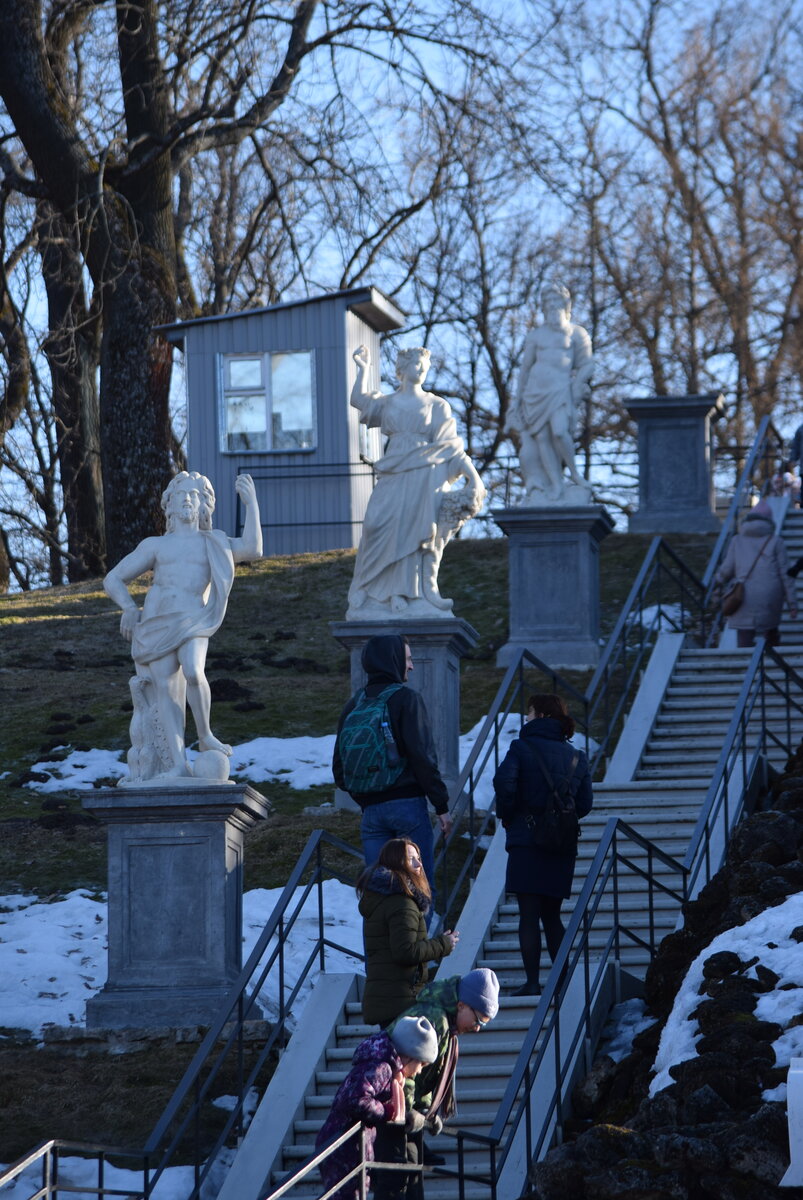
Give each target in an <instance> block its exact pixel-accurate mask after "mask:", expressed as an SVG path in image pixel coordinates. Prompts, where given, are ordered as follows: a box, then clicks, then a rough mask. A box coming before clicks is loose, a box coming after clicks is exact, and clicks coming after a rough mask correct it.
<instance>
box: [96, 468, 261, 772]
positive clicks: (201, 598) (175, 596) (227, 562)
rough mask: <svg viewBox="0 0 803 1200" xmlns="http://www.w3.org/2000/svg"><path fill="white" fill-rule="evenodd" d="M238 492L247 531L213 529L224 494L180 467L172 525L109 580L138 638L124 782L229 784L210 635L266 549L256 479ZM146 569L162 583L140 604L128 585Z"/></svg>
mask: <svg viewBox="0 0 803 1200" xmlns="http://www.w3.org/2000/svg"><path fill="white" fill-rule="evenodd" d="M235 489H236V491H237V494H238V496H239V497H240V499H241V500H242V503H243V505H244V508H245V523H244V526H243V533H242V537H239V538H230V537H227V536H226V534H225V533H223V532H222V531H221V530H218V529H213V528H212V513H213V511H214V508H215V493H214V489H213V488H212V484H211V483H210V482H209V480H208V479H207V478H206V476H205V475H199V474H198V472H197V471H180V472H179V473H178V474H177V475H175V476H174V477H173V479H172V480H171V481H170V483H169V484H168V486H167V488H166V489H165V491H164V494H163V495H162V509H163V510H164V513H165V517H166V520H167V531H166V533H164V534H162V535H161V536H157V537H149V538H145V539H144V540H143V541H141V542H140V544H139V545H138V546H137V547H136V549H135V550H133V551H132V552H131V553H130V554H127V555H126V557H125V558H124V559H122V560H121V561H120V562H119V563H118V564H117V566H116V567H113V568H112V570H111V571H109V573H108V575H107V576H106V578H105V579H104V581H103V586H104V588H105V590H106V594H107V595H108V596H110V597H111V599H112V600H113V601H114V602H115V604H117V605H119V607H120V608H121V609H122V610H123V615H122V618H121V620H120V632H121V633H122V635H123V637H124V638H125V639H126V640H127V641H129V642H130V643H131V656H132V658H133V659H134V664H135V667H136V675H135V676H134V677H133V678H132V679H131V681H130V685H129V686H130V688H131V698H132V701H133V704H134V715H133V717H132V720H131V749H130V750H129V752H128V767H129V775H128V778H127V779H123V780H121V783H122V784H138V785H141V784H143V783H145V784H147V783H150V784H154V785H156V784H158V783H160V782H162V781H167V780H169V782H170V783H171V784H179V785H183V786H187V785H191V784H192V783H193V782H195V783H210V782H224V781H225V780H227V779H228V776H229V764H228V759H229V756H230V755H231V746H227V745H226V744H225V743H224V742H221V741H219V740H218V738H216V737H215V735H214V734H213V733H212V730H211V728H210V724H209V720H210V708H211V696H210V690H209V683H208V681H207V678H206V673H205V667H206V652H207V649H208V647H209V639H210V637H212V635H213V634H214V633H215V632H216V631H217V630H218V629H219V628H220V625H221V623H222V621H223V617H224V616H225V613H226V606H227V604H228V600H229V592H230V591H231V585H232V582H233V580H234V564H235V563H236V562H243V561H247V560H252V559H255V558H259V557H261V555H262V528H261V526H260V522H259V506H258V504H257V498H256V491H255V488H254V483H253V480H252V479H251V476H250V475H239V476H238V477H237V481H236V483H235ZM145 571H152V572H153V582H152V584H151V586H150V588H149V590H148V593H147V595H146V597H145V602H144V604H143V606H142V609H141V610H140V609H139V608H138V607H137V605H136V604H135V603H134V601H133V599H132V598H131V595H130V593H129V591H128V584H129V583H131V582H132V581H133V580H135V579H137V578H138V577H139V576H140V575H142V574H143V573H144V572H145ZM187 704H189V707H190V711H191V712H192V715H193V718H194V720H195V728H196V731H197V734H198V749H199V754H198V756H197V758H196V759H195V762H194V763H193V764H192V766H190V764H189V762H188V761H187V756H186V747H185V742H184V725H185V709H186V705H187Z"/></svg>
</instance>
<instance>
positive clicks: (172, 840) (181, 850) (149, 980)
mask: <svg viewBox="0 0 803 1200" xmlns="http://www.w3.org/2000/svg"><path fill="white" fill-rule="evenodd" d="M83 806H84V808H86V809H88V810H89V811H90V812H92V813H94V814H95V816H97V817H99V818H100V819H101V820H103V821H106V822H107V823H108V825H109V974H108V978H107V980H106V983H105V984H104V986H103V988H102V990H101V991H100V992H99V993H98V994H97V995H96V996H93V997H92V999H90V1000H89V1001H88V1002H87V1006H86V1023H87V1026H88V1027H89V1028H95V1029H96V1028H110V1029H120V1028H124V1027H126V1026H137V1027H140V1028H148V1027H155V1026H165V1025H167V1026H175V1025H194V1024H200V1025H208V1024H210V1022H211V1021H212V1020H213V1018H214V1017H215V1015H216V1013H217V1011H218V1009H219V1007H220V1005H221V1004H222V1002H223V1000H224V999H225V997H226V996H227V994H228V993H229V991H230V990H231V987H232V984H233V983H234V982H235V980H236V979H237V976H238V974H239V972H240V968H241V966H242V892H243V884H242V873H243V835H244V833H245V831H246V830H247V829H250V828H251V826H252V825H254V824H255V823H256V822H257V821H258V820H261V819H262V818H264V817H267V816H268V814H269V812H270V804H269V802H268V801H267V800H266V799H265V797H264V796H262V795H260V793H259V792H256V791H254V789H253V788H251V787H248V786H247V785H246V784H233V785H232V784H225V785H218V786H210V787H195V788H191V789H185V790H181V789H180V788H167V787H164V788H162V789H159V788H156V787H153V786H151V787H147V788H134V787H128V788H102V789H100V790H99V791H97V792H93V794H92V795H91V796H88V797H87V798H86V799H85V800H84V801H83ZM254 1015H255V1016H259V1015H260V1014H259V1013H255V1014H254Z"/></svg>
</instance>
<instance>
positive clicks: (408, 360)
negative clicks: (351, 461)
mask: <svg viewBox="0 0 803 1200" xmlns="http://www.w3.org/2000/svg"><path fill="white" fill-rule="evenodd" d="M353 357H354V361H355V363H356V364H357V377H356V380H355V382H354V387H353V388H352V392H351V404H352V406H353V407H354V408H356V409H358V410H359V413H360V421H361V422H362V423H363V424H364V425H367V426H369V427H370V426H378V427H379V428H380V430H381V431H382V434H383V435H384V437H385V438H387V443H386V446H385V453H384V455H383V456H382V458H381V459H379V461H378V462H377V463H376V474H377V484H376V487H375V488H374V490H373V492H372V493H371V498H370V500H369V501H368V507H367V509H366V512H365V520H364V523H363V530H362V537H361V539H360V546H359V549H358V551H357V561H356V563H355V566H354V578H353V580H352V584H351V588H350V589H349V606H348V612H347V614H346V616H347V619H348V620H358V619H363V620H375V619H382V618H386V617H387V616H388V615H390V614H392V615H393V617H394V618H396V619H398V618H402V619H404V617H409V618H413V617H416V618H420V617H446V616H450V615H451V609H452V601H451V600H447V599H446V598H445V597H443V596H441V594H440V591H439V590H438V571H439V568H440V562H441V557H442V555H443V550H444V547H445V546H446V543H447V542H448V541H449V539H450V538H451V537H453V536H454V534H455V533H456V532H457V531H458V529H460V528H461V526H462V525H463V524H464V523H465V522H466V521H467V520H468V519H469V518H470V517H473V516H474V515H475V514H476V513H477V512H479V510H480V507H481V506H482V501H483V499H484V497H485V488H484V486H483V483H482V480H481V479H480V477H479V475H478V473H477V469H476V467H475V466H474V464H473V463H472V461H471V459H470V458H469V457H468V455H467V454H466V451H465V448H464V446H463V440H462V438H461V437H460V436H459V434H458V432H457V426H456V424H455V420H454V417H453V416H452V410H451V408H450V407H449V405H448V403H447V402H446V401H445V400H443V399H441V397H440V396H435V395H433V393H432V392H427V391H425V390H424V387H423V383H424V380H425V378H426V375H427V371H428V370H429V361H430V354H429V351H428V350H426V349H425V348H424V347H422V346H415V347H413V348H412V349H409V350H401V351H400V352H399V355H398V357H397V359H396V374H397V376H398V379H399V387H398V389H397V390H396V391H395V392H390V393H389V394H383V393H382V392H373V391H369V390H368V382H367V380H368V369H369V366H370V360H369V357H368V351H367V349H366V348H365V346H360V347H359V349H358V350H356V351H355V353H354V356H353ZM459 479H463V480H465V483H464V485H463V486H462V487H461V488H457V489H455V490H452V485H453V484H454V483H456V482H457V481H458V480H459Z"/></svg>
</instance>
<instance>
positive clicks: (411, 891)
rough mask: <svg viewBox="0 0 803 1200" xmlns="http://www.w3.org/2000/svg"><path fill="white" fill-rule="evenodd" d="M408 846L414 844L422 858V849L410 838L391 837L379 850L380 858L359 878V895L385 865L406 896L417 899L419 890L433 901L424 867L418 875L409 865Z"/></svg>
mask: <svg viewBox="0 0 803 1200" xmlns="http://www.w3.org/2000/svg"><path fill="white" fill-rule="evenodd" d="M408 846H412V848H413V850H414V851H415V852H416V854H417V855H418V857H419V859H420V858H421V851H420V850H419V849H418V846H417V845H416V844H415V842H413V841H411V840H410V838H406V837H398V838H391V839H390V841H388V842H385V844H384V846H383V847H382V849H381V850H380V851H379V858H378V859H377V860H376V862H375V863H373V864H372V865H371V866H370V867H368V868H367V869H366V870H365V871H363V873H362V875H361V876H360V878H359V879H358V880H357V895H358V896H362V894H363V892H364V891H365V889H366V887H367V885H368V883H369V881H370V879H371V876H372V875H373V873H374V871H375V870H376V868H377V867H385V869H386V870H388V871H390V873H391V875H392V876H393V878H394V879H395V880H396V883H397V884H398V885H399V888H400V889H401V891H402V892H403V893H404V895H405V896H409V897H410V898H411V899H415V893H416V892H418V893H419V894H420V895H422V896H424V897H425V898H426V899H427V900H428V901H429V902H430V903H431V902H432V888H431V886H430V882H429V880H428V879H427V877H426V873H425V872H424V870H423V868H422V869H421V871H419V873H418V875H413V874H412V872H411V871H410V868H409V867H408V866H407V848H408Z"/></svg>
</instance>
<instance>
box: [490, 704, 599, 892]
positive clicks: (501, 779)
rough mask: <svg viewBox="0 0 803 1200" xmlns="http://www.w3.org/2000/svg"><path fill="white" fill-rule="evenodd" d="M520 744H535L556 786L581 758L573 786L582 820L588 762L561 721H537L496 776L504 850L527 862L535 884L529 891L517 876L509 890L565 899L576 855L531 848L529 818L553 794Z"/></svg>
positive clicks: (587, 807) (589, 798)
mask: <svg viewBox="0 0 803 1200" xmlns="http://www.w3.org/2000/svg"><path fill="white" fill-rule="evenodd" d="M522 742H525V743H526V742H531V743H533V742H534V743H535V745H536V746H537V748H538V752H539V753H540V755H541V757H542V758H543V760H544V762H545V763H546V766H547V770H548V771H549V773H550V775H551V776H552V781H553V783H557V782H558V780H559V779H565V778H566V776H567V774H568V772H569V767H570V766H571V761H572V758H573V756H574V754H575V753H578V755H579V757H578V761H577V766H576V767H575V769H574V773H573V775H572V777H571V781H570V783H569V788H570V791H571V793H572V797H573V799H574V807H575V811H576V812H577V815H578V817H584V816H586V815H587V813H589V812H590V811H591V805H592V803H593V795H592V790H591V776H590V774H589V771H588V759H587V758H586V756H585V754H584V753H583V752H582V750H580V751H577V752H576V751H575V749H574V747H573V746H570V745H569V743H568V742H567V741H566V740H565V738H564V736H563V730H562V729H561V727H560V723H559V722H558V721H556V720H555V719H554V718H553V717H536V718H535V719H534V720H532V721H528V722H527V724H526V725H524V726H522V729H521V732H520V733H519V736H518V737H517V738H516V740H515V741H513V742H511V744H510V749H509V750H508V752H507V754H506V755H505V757H504V760H503V761H502V762H501V763H500V764H499V770H498V771H497V772H496V774H495V775H494V791H495V792H496V805H497V815H498V814H499V813H500V810H501V812H502V813H503V814H504V826H505V833H506V835H507V836H506V839H505V848H506V849H507V851H508V853H509V854H510V853H511V852H513V853H514V854H515V855H516V857H517V862H518V863H519V864H522V859H521V857H520V855H521V854H523V855H525V856H526V859H525V860H524V862H526V864H528V865H527V872H528V873H529V876H530V877H531V879H532V880H533V881H534V882H535V883H536V884H537V886H533V887H532V888H529V887H527V886H525V883H527V882H528V881H527V880H522V877H521V873H517V875H516V878H517V879H518V880H519V882H518V883H514V882H512V881H511V880H510V877H509V880H508V890H509V891H513V892H515V891H529V890H532V891H535V892H539V893H541V894H542V895H545V896H564V897H565V896H568V895H569V893H570V891H571V886H572V877H573V875H574V860H575V855H574V853H573V852H572V853H569V854H558V853H556V852H555V851H552V850H546V849H544V848H543V847H541V846H534V845H533V843H532V836H531V834H530V830H529V828H528V826H527V820H526V817H527V812H528V811H532V812H537V810H538V809H539V808H543V807H544V805H545V804H546V802H547V800H548V799H549V798H550V791H549V787H548V785H547V782H546V780H545V778H544V775H543V772H542V771H541V769H540V767H539V766H538V764H537V762H536V760H535V757H534V756H533V755H532V754H529V753H528V751H527V747H526V745H525V746H522Z"/></svg>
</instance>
